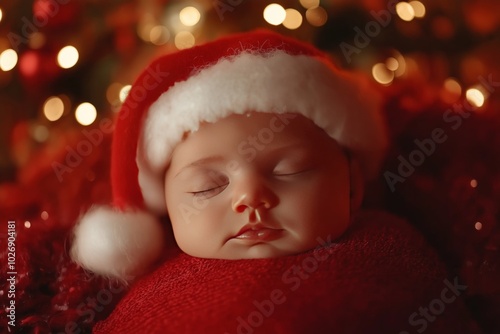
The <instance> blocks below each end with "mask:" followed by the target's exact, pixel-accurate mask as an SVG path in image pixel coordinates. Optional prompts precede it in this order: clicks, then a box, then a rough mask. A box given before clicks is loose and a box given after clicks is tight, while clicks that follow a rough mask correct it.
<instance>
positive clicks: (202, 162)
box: [174, 155, 225, 178]
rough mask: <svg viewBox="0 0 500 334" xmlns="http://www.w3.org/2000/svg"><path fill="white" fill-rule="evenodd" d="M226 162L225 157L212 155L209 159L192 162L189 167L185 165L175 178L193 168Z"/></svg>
mask: <svg viewBox="0 0 500 334" xmlns="http://www.w3.org/2000/svg"><path fill="white" fill-rule="evenodd" d="M224 160H225V159H224V157H223V156H221V155H211V156H208V157H204V158H201V159H198V160H195V161H192V162H190V163H188V164H187V165H185V166H184V167H182V168H181V169H180V170H179V171H178V172H177V174H175V176H174V178H175V177H177V175H179V174H180V173H182V172H183V171H185V170H186V169H189V168H193V167H199V166H204V165H208V164H211V163H214V162H221V161H224Z"/></svg>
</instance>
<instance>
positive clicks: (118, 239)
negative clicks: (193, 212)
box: [71, 31, 387, 279]
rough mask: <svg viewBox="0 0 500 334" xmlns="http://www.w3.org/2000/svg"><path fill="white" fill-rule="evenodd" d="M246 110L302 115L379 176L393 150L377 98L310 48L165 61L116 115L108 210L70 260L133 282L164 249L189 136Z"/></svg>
mask: <svg viewBox="0 0 500 334" xmlns="http://www.w3.org/2000/svg"><path fill="white" fill-rule="evenodd" d="M249 111H254V112H273V113H277V114H280V113H289V112H293V113H299V114H302V115H303V116H305V117H307V118H309V119H311V120H312V121H313V122H314V123H315V124H316V125H317V126H319V127H320V128H322V129H323V130H325V132H327V133H328V134H329V135H330V136H331V137H332V138H334V139H335V140H337V141H338V142H339V144H340V145H341V146H343V147H344V148H346V149H347V150H349V151H351V153H352V154H353V155H354V156H355V157H356V158H357V159H358V160H359V161H360V165H361V167H362V171H363V173H364V175H365V176H366V177H367V178H369V177H371V176H373V175H374V173H375V171H376V170H377V168H378V165H379V163H380V161H381V158H382V153H383V151H384V150H385V147H386V145H387V140H386V136H385V128H384V124H383V121H382V119H381V116H380V114H379V108H378V102H377V99H376V97H375V96H374V95H373V94H372V93H371V92H370V91H369V90H368V89H367V87H366V85H365V84H363V83H362V82H361V81H359V80H358V78H356V77H354V76H353V75H350V74H347V73H344V72H342V71H340V70H338V69H336V68H335V67H334V66H333V65H332V63H331V62H330V61H329V60H328V57H327V56H326V55H324V54H323V53H322V52H320V51H318V50H317V49H315V48H314V47H312V46H310V45H308V44H305V43H302V42H298V41H296V40H293V39H290V38H287V37H283V36H281V35H279V34H276V33H272V32H268V31H254V32H249V33H242V34H236V35H232V36H229V37H225V38H222V39H219V40H216V41H214V42H210V43H207V44H204V45H200V46H196V47H193V48H191V49H185V50H182V51H179V52H177V53H173V54H167V55H165V56H163V57H160V58H158V59H156V60H155V61H153V62H152V63H151V64H150V65H149V66H148V67H147V68H146V69H145V70H144V71H143V72H142V74H141V75H140V76H139V77H138V79H137V80H136V81H135V83H134V84H133V85H132V88H131V90H130V92H129V94H128V97H127V99H126V100H125V102H124V104H123V106H122V108H121V110H120V113H119V115H118V118H117V121H116V126H115V132H114V137H113V146H112V161H111V164H112V166H111V182H112V190H113V203H112V206H111V207H98V208H93V209H92V210H90V211H89V212H88V213H87V214H86V215H84V216H83V217H82V219H81V220H80V222H79V223H78V225H77V226H76V228H75V233H74V240H73V245H72V249H71V255H72V257H73V259H74V260H75V261H76V262H77V263H79V264H80V265H82V266H83V267H85V268H87V269H90V270H92V271H94V272H96V273H99V274H102V275H107V276H112V277H117V278H121V279H127V278H128V277H131V276H135V275H138V274H139V273H141V272H142V271H144V270H146V268H148V267H149V266H150V265H151V264H152V262H153V261H155V259H157V258H158V256H159V254H160V253H161V251H162V249H163V248H164V241H163V240H164V234H163V227H162V226H161V224H160V223H159V220H158V217H159V216H160V215H165V214H166V213H167V211H166V206H165V195H164V194H165V191H164V189H163V185H164V180H163V178H164V174H165V171H166V168H167V166H168V163H169V157H170V154H171V152H172V150H173V148H174V147H175V145H176V144H177V143H179V141H181V140H182V137H183V135H184V134H185V133H190V132H194V131H196V130H197V129H198V127H199V125H200V123H201V122H216V121H217V120H218V119H221V118H224V117H226V116H229V115H230V114H234V113H237V114H243V113H246V112H249Z"/></svg>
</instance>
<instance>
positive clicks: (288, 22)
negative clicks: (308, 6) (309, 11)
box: [283, 8, 302, 30]
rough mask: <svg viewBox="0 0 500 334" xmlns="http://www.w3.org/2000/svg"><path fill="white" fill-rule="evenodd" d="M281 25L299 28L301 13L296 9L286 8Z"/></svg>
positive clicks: (292, 28) (291, 28)
mask: <svg viewBox="0 0 500 334" xmlns="http://www.w3.org/2000/svg"><path fill="white" fill-rule="evenodd" d="M283 25H284V26H285V27H286V28H288V29H290V30H294V29H297V28H299V27H300V26H301V25H302V15H301V14H300V12H299V11H298V10H296V9H293V8H288V9H287V10H286V17H285V20H284V21H283Z"/></svg>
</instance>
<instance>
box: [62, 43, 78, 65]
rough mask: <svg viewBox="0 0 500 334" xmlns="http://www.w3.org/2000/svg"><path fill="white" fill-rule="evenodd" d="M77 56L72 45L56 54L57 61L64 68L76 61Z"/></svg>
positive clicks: (76, 51)
mask: <svg viewBox="0 0 500 334" xmlns="http://www.w3.org/2000/svg"><path fill="white" fill-rule="evenodd" d="M79 57H80V55H79V53H78V50H77V49H76V48H75V47H74V46H72V45H68V46H65V47H63V48H62V49H61V50H60V51H59V53H58V54H57V63H58V64H59V66H61V67H62V68H64V69H68V68H72V67H73V66H75V65H76V63H77V62H78V58H79Z"/></svg>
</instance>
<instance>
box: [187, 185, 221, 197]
mask: <svg viewBox="0 0 500 334" xmlns="http://www.w3.org/2000/svg"><path fill="white" fill-rule="evenodd" d="M226 186H227V184H223V185H220V186H216V187H213V188H210V189H205V190H200V191H192V192H190V194H192V195H193V196H200V197H201V196H203V197H206V196H210V195H211V194H212V193H213V192H216V191H217V190H218V189H220V188H223V187H226Z"/></svg>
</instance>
